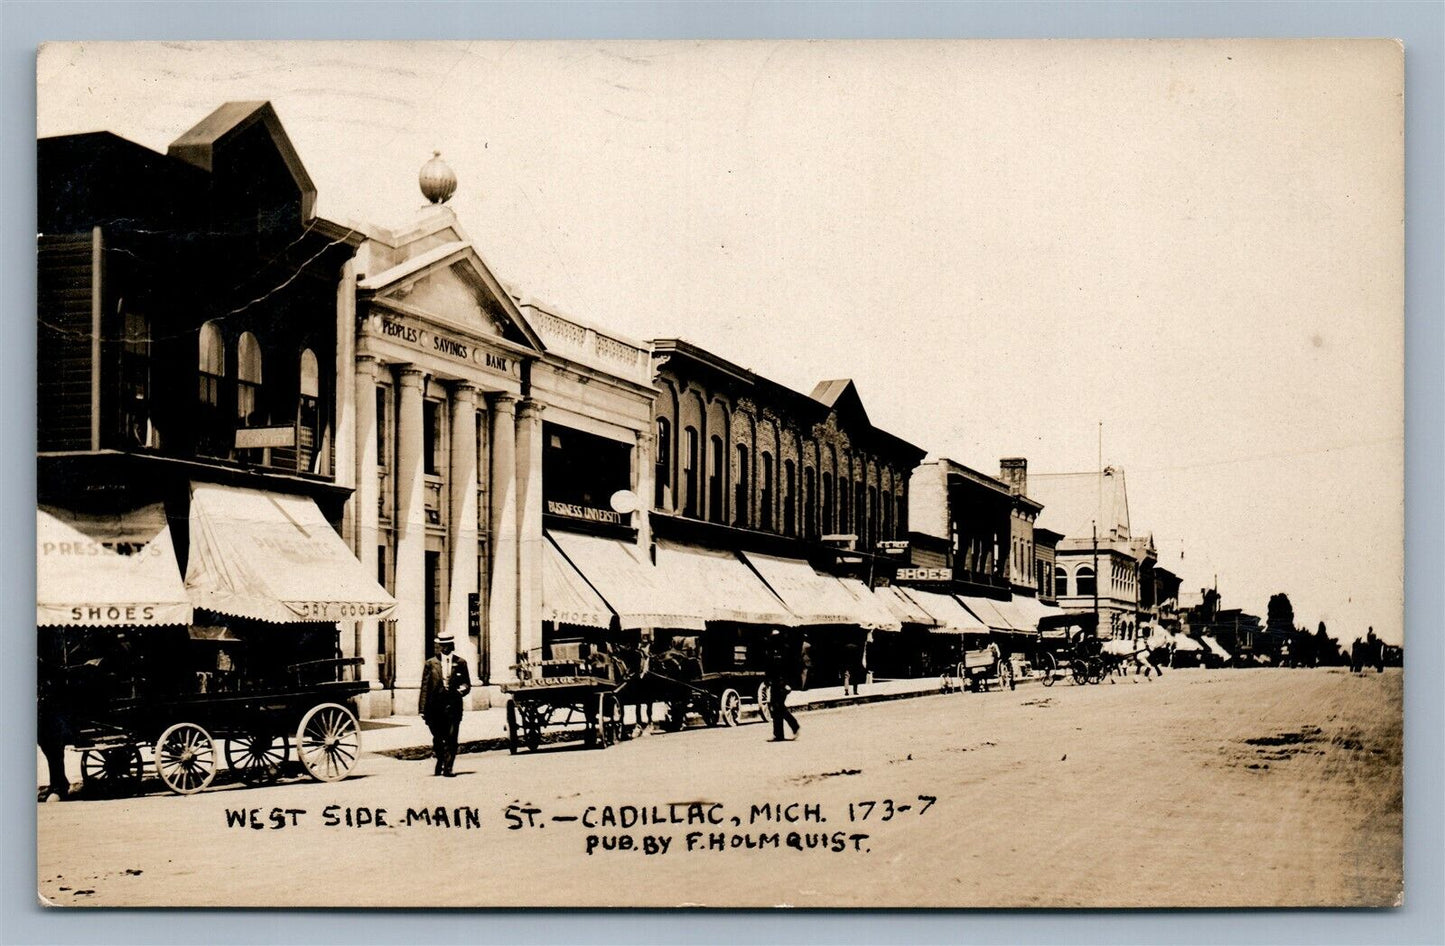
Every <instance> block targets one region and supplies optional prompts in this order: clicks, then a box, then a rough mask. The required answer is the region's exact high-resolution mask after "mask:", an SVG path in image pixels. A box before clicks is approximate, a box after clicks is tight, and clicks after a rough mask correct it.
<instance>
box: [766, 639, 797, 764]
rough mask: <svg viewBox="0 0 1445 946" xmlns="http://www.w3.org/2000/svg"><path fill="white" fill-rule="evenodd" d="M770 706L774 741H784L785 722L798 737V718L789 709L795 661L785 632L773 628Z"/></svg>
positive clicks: (769, 670) (770, 656)
mask: <svg viewBox="0 0 1445 946" xmlns="http://www.w3.org/2000/svg"><path fill="white" fill-rule="evenodd" d="M767 672H768V708H769V709H770V710H771V712H772V715H773V742H782V741H783V724H784V723H786V724H787V725H788V726H790V727H792V730H793V738H795V739H796V738H797V736H798V730H799V729H801V728H802V727H801V726H799V725H798V720H797V719H796V718H795V717H794V716H793V714H792V713H791V712H789V711H788V691H789V690H790V689H792V682H793V661H792V659H791V655H790V653H789V651H788V647H787V644H786V642H785V641H784V640H783V632H782V631H779V630H777V629H776V628H774V629H773V632H772V634H770V635H768V665H767Z"/></svg>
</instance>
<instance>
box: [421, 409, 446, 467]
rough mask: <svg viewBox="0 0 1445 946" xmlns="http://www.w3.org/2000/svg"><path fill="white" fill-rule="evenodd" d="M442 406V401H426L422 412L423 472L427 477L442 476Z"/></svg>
mask: <svg viewBox="0 0 1445 946" xmlns="http://www.w3.org/2000/svg"><path fill="white" fill-rule="evenodd" d="M441 413H442V405H441V402H440V401H426V402H425V403H423V404H422V411H421V438H422V439H421V443H422V448H421V449H422V472H423V473H425V474H426V475H427V476H440V475H441V466H442V460H441V454H442V423H441V420H442V417H441Z"/></svg>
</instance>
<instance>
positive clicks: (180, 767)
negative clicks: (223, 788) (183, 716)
mask: <svg viewBox="0 0 1445 946" xmlns="http://www.w3.org/2000/svg"><path fill="white" fill-rule="evenodd" d="M156 772H157V773H158V774H159V775H160V777H161V781H162V782H165V783H166V788H169V789H170V790H171V791H173V792H175V793H176V794H177V795H190V794H193V793H195V792H199V791H200V790H201V789H203V788H205V787H206V786H207V785H209V784H211V779H213V778H215V777H216V743H215V740H214V739H212V738H211V734H210V733H208V732H206V731H205V730H204V729H203V728H201V727H200V726H198V725H196V724H195V723H176V724H175V725H174V726H172V727H171V728H169V729H167V730H166V731H165V732H163V733H161V737H160V738H159V739H157V740H156Z"/></svg>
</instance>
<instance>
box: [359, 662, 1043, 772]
mask: <svg viewBox="0 0 1445 946" xmlns="http://www.w3.org/2000/svg"><path fill="white" fill-rule="evenodd" d="M1037 682H1038V680H1037V679H1035V678H1028V679H1024V680H1020V681H1018V685H1020V686H1025V685H1028V684H1032V683H1037ZM967 692H968V691H966V690H951V691H950V690H944V689H943V687H942V686H934V687H930V688H928V689H924V690H908V691H906V692H903V693H868V694H859V695H857V696H839V697H833V698H827V699H821V700H816V701H813V702H808V703H800V704H798V705H797V706H789V707H788V709H789V710H791V711H792V712H794V713H811V712H815V711H817V710H829V709H839V708H842V707H848V706H863V705H865V704H868V703H887V702H890V701H893V700H911V699H915V698H918V697H924V696H953V695H958V694H962V693H967ZM989 692H993V691H992V690H990V691H989ZM978 695H980V696H985V695H987V694H978ZM760 718H761V714H760V713H759V712H758V710H757V709H756V708H755V707H749V708H748V709H745V710H744V711H743V719H744V720H749V721H751V720H757V719H760ZM694 728H696V729H701V728H704V727H692V726H689V727H684V728H683V729H681V730H679V732H686V731H687V730H688V729H694ZM667 735H671V734H670V733H669V734H667ZM564 742H581V738H580V735H579V733H578V731H577V730H573V729H567V730H558V731H553V732H549V733H543V734H542V744H543V745H552V744H555V743H564ZM510 748H511V745H510V743H509V741H508V739H507V737H506V736H492V737H490V738H487V739H472V740H468V741H466V742H461V743H458V745H457V754H458V755H467V754H471V753H475V752H497V751H507V750H508V749H510ZM370 754H371V755H379V756H387V757H389V758H393V759H401V760H403V761H419V760H422V759H430V758H431V757H432V751H431V746H430V745H416V746H403V747H402V748H400V749H379V750H376V751H374V752H371V753H370Z"/></svg>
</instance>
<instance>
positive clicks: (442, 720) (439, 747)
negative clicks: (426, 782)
mask: <svg viewBox="0 0 1445 946" xmlns="http://www.w3.org/2000/svg"><path fill="white" fill-rule="evenodd" d="M455 643H456V641H455V639H454V638H453V636H452V632H451V631H445V630H444V631H442V632H441V633H439V634H437V636H436V640H435V641H434V642H433V644H432V648H433V650H435V652H436V656H434V657H432V658H431V659H430V660H428V661H427V662H426V666H425V667H423V668H422V674H421V694H420V696H419V699H418V704H417V709H418V711H419V712H420V713H421V718H422V719H424V720H425V721H426V725H427V728H428V729H430V730H431V738H432V755H433V756H434V757H435V758H436V767H435V769H434V771H433V772H432V774H433V775H440V776H444V777H446V778H451V777H452V776H453V775H454V774H455V773H454V772H452V765H453V764H454V763H455V762H456V760H457V734H458V732H460V730H461V726H462V709H463V707H462V698H463V697H465V696H466V695H467V694H468V693H470V692H471V691H472V675H471V672H470V671H469V670H468V669H467V662H466V661H465V660H463V659H462V658H461V657H458V656H457V655H456V653H455V652H454V651H455V647H454V645H455Z"/></svg>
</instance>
